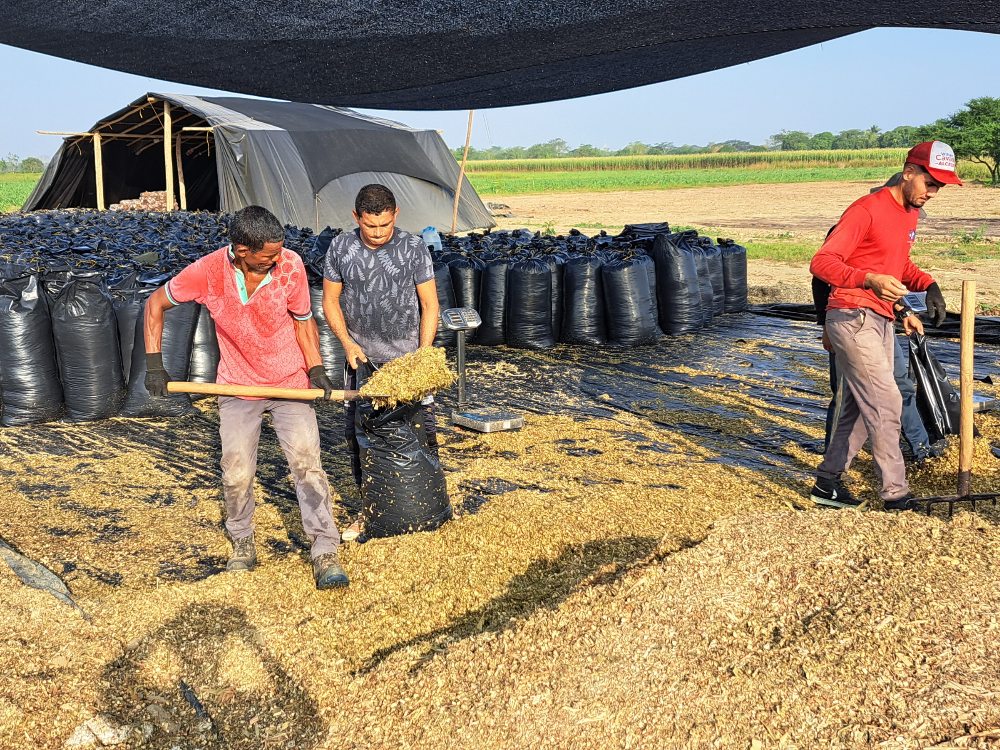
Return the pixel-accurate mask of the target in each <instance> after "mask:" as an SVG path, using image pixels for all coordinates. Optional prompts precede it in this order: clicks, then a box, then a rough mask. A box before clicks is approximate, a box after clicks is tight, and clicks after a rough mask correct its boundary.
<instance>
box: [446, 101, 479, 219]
mask: <svg viewBox="0 0 1000 750" xmlns="http://www.w3.org/2000/svg"><path fill="white" fill-rule="evenodd" d="M475 111H476V110H474V109H470V110H469V127H468V128H467V129H466V131H465V150H464V151H463V152H462V164H461V166H460V167H459V168H458V185H457V186H456V187H455V205H454V206H452V209H451V233H452V234H455V228H456V227H457V226H458V199H459V198H461V197H462V180H464V179H465V162H466V160H467V159H468V158H469V141H470V140H471V139H472V113H473V112H475Z"/></svg>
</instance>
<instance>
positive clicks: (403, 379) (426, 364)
mask: <svg viewBox="0 0 1000 750" xmlns="http://www.w3.org/2000/svg"><path fill="white" fill-rule="evenodd" d="M454 382H455V373H453V372H452V371H451V369H450V368H449V367H448V362H447V360H446V359H445V350H444V349H442V348H440V347H437V346H425V347H422V348H420V349H417V350H416V351H415V352H410V353H409V354H404V355H403V356H402V357H398V358H396V359H394V360H392V361H391V362H387V363H386V364H385V365H383V366H382V367H381V368H380V369H379V370H376V372H375V374H374V375H372V377H371V378H369V379H368V382H366V383H365V384H364V385H363V386H362V387H361V391H360V392H361V395H362V396H363V397H364V398H370V399H371V402H372V405H373V406H374V407H375V408H376V409H383V408H388V409H391V408H393V407H395V406H396V405H397V404H404V403H411V402H413V401H419V400H420V399H422V398H425V397H427V396H429V395H431V394H432V393H434V392H435V391H439V390H441V389H442V388H447V387H448V386H450V385H451V384H452V383H454Z"/></svg>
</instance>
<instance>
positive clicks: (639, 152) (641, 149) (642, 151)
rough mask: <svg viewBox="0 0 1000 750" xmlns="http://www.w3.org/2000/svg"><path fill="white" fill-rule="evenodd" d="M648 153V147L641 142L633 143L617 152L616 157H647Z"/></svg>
mask: <svg viewBox="0 0 1000 750" xmlns="http://www.w3.org/2000/svg"><path fill="white" fill-rule="evenodd" d="M648 153H649V146H648V145H646V144H645V143H642V142H641V141H632V142H631V143H630V144H628V145H627V146H626V147H625V148H621V149H618V150H617V151H615V156H645V155H646V154H648Z"/></svg>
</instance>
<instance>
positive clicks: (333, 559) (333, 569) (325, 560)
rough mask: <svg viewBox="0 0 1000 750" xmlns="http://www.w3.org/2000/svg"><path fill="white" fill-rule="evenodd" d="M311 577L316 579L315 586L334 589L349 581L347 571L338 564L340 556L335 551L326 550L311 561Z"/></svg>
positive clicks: (345, 584)
mask: <svg viewBox="0 0 1000 750" xmlns="http://www.w3.org/2000/svg"><path fill="white" fill-rule="evenodd" d="M312 563H313V577H314V578H315V579H316V588H318V589H335V588H341V587H343V586H347V585H348V584H349V583H350V582H351V581H350V579H349V578H348V577H347V573H345V572H344V569H343V568H342V567H341V566H340V558H339V557H338V556H337V553H336V551H334V552H326V553H324V554H322V555H320V556H319V557H317V558H314V559H313V561H312Z"/></svg>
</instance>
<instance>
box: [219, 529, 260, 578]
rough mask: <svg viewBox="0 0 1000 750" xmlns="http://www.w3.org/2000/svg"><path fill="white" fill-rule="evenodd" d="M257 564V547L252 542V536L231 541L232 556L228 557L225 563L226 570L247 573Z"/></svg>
mask: <svg viewBox="0 0 1000 750" xmlns="http://www.w3.org/2000/svg"><path fill="white" fill-rule="evenodd" d="M256 564H257V546H256V545H255V544H254V541H253V534H250V535H249V536H245V537H243V538H242V539H234V540H233V554H232V555H230V556H229V562H227V563H226V570H229V571H240V572H242V571H247V570H253V569H254V566H255V565H256Z"/></svg>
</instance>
